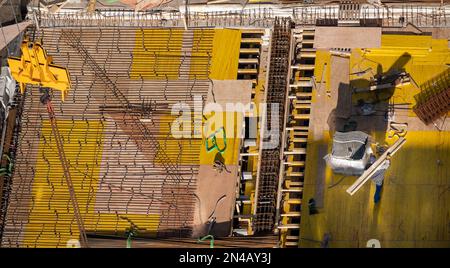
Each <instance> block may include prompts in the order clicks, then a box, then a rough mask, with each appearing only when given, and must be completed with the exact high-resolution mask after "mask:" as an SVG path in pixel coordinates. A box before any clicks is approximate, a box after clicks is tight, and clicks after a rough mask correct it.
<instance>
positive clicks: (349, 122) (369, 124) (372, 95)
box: [327, 53, 411, 133]
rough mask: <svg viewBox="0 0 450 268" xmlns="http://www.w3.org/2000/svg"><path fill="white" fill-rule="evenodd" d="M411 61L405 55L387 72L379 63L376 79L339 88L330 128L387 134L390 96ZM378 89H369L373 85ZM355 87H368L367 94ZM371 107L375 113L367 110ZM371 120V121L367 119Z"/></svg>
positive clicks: (356, 81)
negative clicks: (357, 90)
mask: <svg viewBox="0 0 450 268" xmlns="http://www.w3.org/2000/svg"><path fill="white" fill-rule="evenodd" d="M410 60H411V55H410V54H409V53H404V54H402V55H401V56H400V57H399V58H398V59H397V60H396V61H395V62H394V63H393V64H392V65H391V66H390V67H389V69H388V70H387V71H385V72H383V66H382V65H381V64H379V63H378V65H377V69H376V70H375V72H374V73H373V77H371V78H370V80H369V79H366V78H359V79H353V80H350V81H349V84H347V83H340V84H339V86H338V89H337V91H338V95H337V105H336V108H335V109H333V110H332V111H331V113H330V115H329V117H328V120H327V123H328V126H329V129H330V130H331V131H332V132H334V131H339V132H348V131H356V130H359V131H363V132H366V133H369V132H372V131H377V132H383V133H384V132H386V131H387V128H388V118H389V110H390V107H391V106H392V105H391V97H392V96H393V95H394V92H395V87H396V80H397V79H398V78H399V76H400V75H401V74H402V73H404V72H405V66H406V64H408V62H409V61H410ZM379 85H380V86H382V88H379V89H369V88H370V87H373V86H379ZM356 88H360V89H362V88H365V89H366V90H365V92H356V90H355V89H356ZM369 106H370V107H371V109H372V112H370V113H366V112H365V111H364V109H366V107H369ZM368 118H370V120H367V119H368Z"/></svg>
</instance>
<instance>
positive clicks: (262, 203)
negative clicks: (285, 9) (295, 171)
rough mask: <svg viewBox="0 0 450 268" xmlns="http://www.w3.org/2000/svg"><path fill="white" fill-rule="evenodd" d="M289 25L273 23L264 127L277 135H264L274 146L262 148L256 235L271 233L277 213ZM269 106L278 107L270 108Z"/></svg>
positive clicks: (289, 39) (281, 22) (288, 21)
mask: <svg viewBox="0 0 450 268" xmlns="http://www.w3.org/2000/svg"><path fill="white" fill-rule="evenodd" d="M291 28H292V21H291V20H290V19H279V18H277V19H276V21H275V26H274V28H273V33H272V43H271V47H270V67H269V74H268V88H267V98H266V102H267V104H268V106H267V112H266V122H267V123H266V126H268V127H271V128H272V127H274V126H273V124H272V121H274V122H277V123H275V128H276V129H273V128H272V129H271V131H278V133H280V135H278V140H275V141H274V140H270V139H274V137H272V136H270V135H268V134H267V133H268V132H267V129H266V131H265V132H264V134H263V135H264V136H263V139H264V141H265V142H267V143H268V142H274V143H275V144H277V147H276V148H262V154H261V159H260V167H259V178H258V185H257V188H256V191H257V193H256V217H255V220H254V225H253V228H254V229H255V231H256V232H258V231H270V230H272V228H273V226H274V221H275V213H276V199H277V187H278V174H279V170H280V164H282V163H281V161H280V146H281V133H282V132H283V117H284V111H285V107H284V104H285V101H286V91H287V83H288V72H289V51H290V44H291ZM272 104H275V105H277V106H274V107H272ZM272 109H278V111H277V112H278V114H277V118H272Z"/></svg>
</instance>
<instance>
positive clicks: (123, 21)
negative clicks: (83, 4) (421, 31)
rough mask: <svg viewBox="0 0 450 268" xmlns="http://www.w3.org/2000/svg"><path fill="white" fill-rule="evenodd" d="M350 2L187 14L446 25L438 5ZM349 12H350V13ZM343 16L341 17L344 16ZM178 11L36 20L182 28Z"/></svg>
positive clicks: (238, 20)
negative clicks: (354, 3)
mask: <svg viewBox="0 0 450 268" xmlns="http://www.w3.org/2000/svg"><path fill="white" fill-rule="evenodd" d="M348 7H349V4H344V5H341V6H340V5H337V4H329V5H300V6H292V7H281V8H279V7H277V6H273V5H267V6H260V7H251V8H250V7H247V8H244V9H243V10H241V9H240V10H211V11H208V12H197V11H191V12H189V14H188V16H187V21H188V24H189V25H188V26H190V27H214V26H216V27H272V26H273V25H274V22H275V17H286V18H288V17H289V18H291V19H292V20H293V21H294V22H295V24H296V25H324V24H325V25H337V23H338V20H339V19H345V18H348V15H349V14H350V16H351V19H354V20H360V25H361V26H364V25H365V26H369V25H372V24H374V23H375V24H376V25H379V26H384V27H404V26H405V25H407V24H408V23H412V24H414V25H415V26H417V27H448V26H449V25H450V19H449V18H450V14H449V9H448V7H442V6H439V5H429V6H425V5H416V4H401V5H399V4H392V5H386V6H383V7H378V6H373V5H367V4H362V5H359V6H357V7H353V8H354V10H347V9H348ZM349 11H350V12H349ZM343 15H344V17H345V18H344V17H343ZM185 17H186V16H185V14H183V13H181V12H162V11H161V12H153V13H149V12H134V11H130V10H106V9H104V10H101V11H100V12H97V13H94V14H89V13H82V12H77V13H56V14H51V13H45V12H42V13H41V14H40V15H39V17H38V18H37V19H36V20H37V21H39V22H40V25H41V26H42V27H94V28H95V27H98V26H101V27H118V26H121V27H124V26H125V27H184V26H185V25H184V20H185Z"/></svg>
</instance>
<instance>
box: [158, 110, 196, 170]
mask: <svg viewBox="0 0 450 268" xmlns="http://www.w3.org/2000/svg"><path fill="white" fill-rule="evenodd" d="M186 116H187V118H186ZM193 120H194V113H192V112H189V113H187V114H182V115H181V116H176V115H163V116H162V118H161V121H163V122H171V123H170V126H169V124H160V125H159V130H158V144H159V146H160V149H159V150H158V152H157V156H156V158H155V160H154V161H155V163H156V164H162V162H163V161H164V159H168V160H169V161H171V162H172V163H177V164H186V165H196V164H198V163H199V153H200V146H201V137H196V136H194V123H193V122H194V121H193ZM199 121H200V122H202V118H201V115H200V120H199Z"/></svg>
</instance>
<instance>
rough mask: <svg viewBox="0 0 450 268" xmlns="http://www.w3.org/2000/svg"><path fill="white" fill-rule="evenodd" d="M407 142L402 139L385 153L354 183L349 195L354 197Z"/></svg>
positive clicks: (348, 190)
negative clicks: (388, 158)
mask: <svg viewBox="0 0 450 268" xmlns="http://www.w3.org/2000/svg"><path fill="white" fill-rule="evenodd" d="M405 142H406V139H405V138H403V137H400V138H399V139H398V140H397V141H396V142H395V143H394V144H393V145H392V146H391V147H389V149H387V150H386V152H384V153H383V154H382V155H381V156H380V158H378V159H377V161H375V163H373V164H372V165H371V166H370V167H369V168H368V169H367V170H366V171H364V173H363V174H362V175H361V176H360V177H359V178H358V179H357V180H356V181H355V183H353V184H352V185H351V186H350V187H349V188H348V189H347V193H348V194H349V195H354V194H355V193H356V192H357V191H358V190H359V189H360V188H361V187H362V186H363V185H364V183H366V182H367V181H368V180H369V179H370V178H371V177H372V176H373V174H375V172H376V171H377V170H378V169H379V168H380V166H381V165H382V164H383V163H384V162H385V161H386V157H387V156H388V155H390V156H393V155H394V154H395V153H396V152H397V151H398V150H399V149H400V148H401V147H402V146H403V145H404V144H405Z"/></svg>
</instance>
